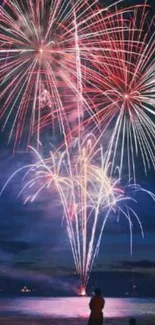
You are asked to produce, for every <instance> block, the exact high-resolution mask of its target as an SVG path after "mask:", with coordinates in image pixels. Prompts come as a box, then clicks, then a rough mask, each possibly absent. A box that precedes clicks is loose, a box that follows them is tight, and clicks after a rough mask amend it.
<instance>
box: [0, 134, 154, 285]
mask: <svg viewBox="0 0 155 325" xmlns="http://www.w3.org/2000/svg"><path fill="white" fill-rule="evenodd" d="M95 143H97V141H96V139H95V137H94V136H93V135H89V136H88V137H86V138H85V139H84V141H83V142H82V143H77V148H76V149H75V150H73V151H72V154H71V155H70V159H71V161H68V159H69V156H68V153H67V151H66V150H65V151H64V152H59V151H56V152H50V156H49V158H46V159H43V158H42V156H41V155H40V154H39V153H38V152H37V151H36V149H33V151H34V152H35V156H36V159H37V162H35V163H34V164H31V165H26V166H24V167H22V168H20V169H19V170H17V171H16V172H15V173H14V174H13V175H12V176H11V177H10V179H9V180H8V182H7V183H6V184H5V186H4V187H3V189H2V191H1V193H2V192H3V191H4V189H5V187H6V186H7V185H8V183H9V182H10V180H11V179H12V178H13V177H15V175H16V174H17V173H19V172H20V171H23V170H24V169H25V170H26V172H25V175H24V177H23V183H24V185H23V187H22V189H21V191H20V193H19V195H22V194H23V195H24V197H25V199H24V200H25V203H26V202H28V201H30V202H34V201H35V200H36V199H37V197H39V195H40V194H41V192H42V191H43V190H44V189H48V190H50V195H51V196H52V197H55V194H56V193H57V195H58V197H57V199H56V197H55V200H56V202H57V204H58V205H60V204H61V205H62V207H63V211H64V220H65V222H66V229H67V233H68V238H69V241H70V245H71V249H72V254H73V258H74V263H75V267H76V271H77V274H78V275H79V277H80V279H81V286H82V288H85V287H86V284H87V282H88V279H89V275H90V272H91V270H92V267H93V263H94V260H95V258H96V257H97V255H98V252H99V247H100V243H101V239H102V235H103V231H104V228H105V225H106V223H107V221H108V219H109V217H110V216H111V215H112V214H115V215H116V216H117V217H118V218H119V216H120V215H123V216H124V217H125V218H126V219H127V221H128V223H129V229H130V245H131V250H132V227H133V222H132V217H134V218H136V220H137V222H138V224H139V226H140V229H141V233H142V235H143V229H142V225H141V222H140V219H139V217H138V216H137V214H136V212H135V211H134V210H133V207H130V204H129V203H130V201H133V202H135V199H132V198H131V195H127V194H126V193H127V189H126V188H125V189H124V188H122V186H121V185H120V180H119V179H117V180H114V179H112V178H111V177H109V170H108V167H107V164H106V162H105V158H104V155H103V149H102V147H96V149H94V148H95ZM141 190H143V191H145V190H144V189H142V188H141V187H140V186H137V185H132V186H131V185H130V186H129V192H130V193H133V192H135V191H141ZM146 192H147V193H148V194H149V195H150V196H151V197H152V199H154V200H155V196H154V195H153V194H152V193H151V192H149V191H146ZM58 198H59V200H58Z"/></svg>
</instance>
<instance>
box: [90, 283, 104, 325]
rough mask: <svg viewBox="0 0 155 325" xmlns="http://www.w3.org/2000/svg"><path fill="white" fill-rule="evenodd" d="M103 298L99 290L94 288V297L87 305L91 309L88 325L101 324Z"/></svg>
mask: <svg viewBox="0 0 155 325" xmlns="http://www.w3.org/2000/svg"><path fill="white" fill-rule="evenodd" d="M104 305H105V300H104V298H103V297H102V295H101V290H100V289H96V290H95V295H94V297H93V298H92V299H91V300H90V303H89V307H90V310H91V313H90V317H89V321H88V325H102V324H103V312H102V310H103V308H104Z"/></svg>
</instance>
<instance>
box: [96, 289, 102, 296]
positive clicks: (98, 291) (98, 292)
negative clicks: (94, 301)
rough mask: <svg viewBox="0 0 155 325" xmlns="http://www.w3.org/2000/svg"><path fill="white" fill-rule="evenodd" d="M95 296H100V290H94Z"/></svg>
mask: <svg viewBox="0 0 155 325" xmlns="http://www.w3.org/2000/svg"><path fill="white" fill-rule="evenodd" d="M95 295H96V296H101V290H100V289H99V288H96V289H95Z"/></svg>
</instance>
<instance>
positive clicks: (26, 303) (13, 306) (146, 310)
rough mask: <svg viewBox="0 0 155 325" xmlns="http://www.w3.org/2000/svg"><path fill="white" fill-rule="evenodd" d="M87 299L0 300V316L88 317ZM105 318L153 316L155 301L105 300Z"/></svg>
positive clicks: (154, 313)
mask: <svg viewBox="0 0 155 325" xmlns="http://www.w3.org/2000/svg"><path fill="white" fill-rule="evenodd" d="M89 300H90V298H88V297H84V298H83V297H74V298H28V297H24V298H16V299H8V298H6V299H0V315H2V314H3V315H7V316H8V315H13V314H19V315H20V314H21V315H22V314H26V315H33V316H44V317H48V316H51V317H52V316H53V317H59V318H60V317H67V318H68V317H69V318H72V317H73V318H74V317H80V318H85V317H88V315H89V309H88V303H89ZM104 315H105V317H130V316H152V315H154V316H155V299H133V298H132V299H127V298H125V299H123V298H121V299H120V298H106V305H105V311H104Z"/></svg>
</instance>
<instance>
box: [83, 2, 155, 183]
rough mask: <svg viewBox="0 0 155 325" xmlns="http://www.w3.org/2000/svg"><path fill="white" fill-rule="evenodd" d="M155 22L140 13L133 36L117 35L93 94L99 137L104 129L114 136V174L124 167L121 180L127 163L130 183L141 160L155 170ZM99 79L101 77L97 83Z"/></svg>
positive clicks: (131, 23)
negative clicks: (138, 161) (116, 170)
mask: <svg viewBox="0 0 155 325" xmlns="http://www.w3.org/2000/svg"><path fill="white" fill-rule="evenodd" d="M122 23H123V24H124V23H125V21H123V20H122ZM154 23H155V20H154V17H153V18H152V19H151V20H150V19H149V11H148V10H147V6H144V7H140V8H139V7H138V8H137V9H136V10H134V12H133V13H132V14H131V15H130V16H129V17H128V19H127V21H126V24H127V25H128V31H123V29H122V32H121V33H120V34H119V35H115V34H114V35H113V36H111V46H112V47H113V48H115V52H114V51H111V58H110V56H108V57H107V58H106V59H105V57H104V56H102V53H101V56H100V63H99V65H98V67H99V69H98V77H97V79H96V87H94V88H93V90H92V89H91V87H90V90H89V91H90V97H91V100H92V92H93V93H94V95H93V100H92V102H93V103H94V116H95V117H96V120H97V126H95V127H94V132H98V129H99V127H100V132H101V134H103V137H104V135H105V132H106V130H109V133H111V135H110V136H109V143H108V145H107V147H108V150H107V152H108V155H107V160H108V161H112V165H111V171H112V172H113V171H114V169H115V167H116V165H117V164H118V165H119V170H120V175H121V174H122V169H123V166H124V165H126V163H125V161H126V162H127V165H128V175H129V179H130V178H131V177H132V176H134V179H135V177H136V176H135V175H136V157H138V156H141V158H142V163H143V166H144V170H145V173H147V170H148V169H149V168H151V166H153V167H155V123H154V122H155V119H154V116H155V109H154V108H155V29H154V26H155V25H154ZM107 37H109V35H107ZM113 38H114V41H113V40H112V39H113ZM116 39H117V40H116ZM112 62H113V63H112ZM114 62H115V65H114ZM95 78H96V74H94V75H93V82H94V79H95ZM91 121H92V119H91ZM95 129H96V130H95Z"/></svg>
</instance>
